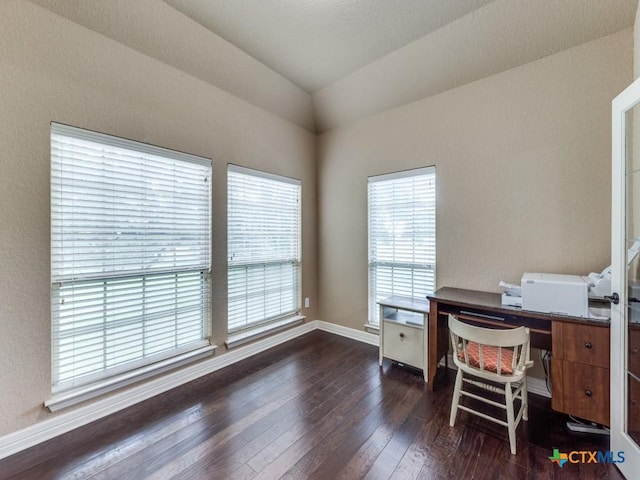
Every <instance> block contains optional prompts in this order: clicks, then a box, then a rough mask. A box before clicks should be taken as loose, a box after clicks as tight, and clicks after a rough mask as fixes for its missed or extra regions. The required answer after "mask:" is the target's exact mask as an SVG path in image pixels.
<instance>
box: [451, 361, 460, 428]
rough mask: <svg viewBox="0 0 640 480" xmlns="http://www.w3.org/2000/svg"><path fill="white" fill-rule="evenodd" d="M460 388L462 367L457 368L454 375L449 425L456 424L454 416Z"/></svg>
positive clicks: (456, 411) (456, 410)
mask: <svg viewBox="0 0 640 480" xmlns="http://www.w3.org/2000/svg"><path fill="white" fill-rule="evenodd" d="M460 390H462V369H461V368H459V369H458V373H457V375H456V384H455V387H454V389H453V399H452V400H451V415H450V417H449V425H450V426H452V427H453V426H454V425H455V424H456V416H457V414H458V402H459V401H460Z"/></svg>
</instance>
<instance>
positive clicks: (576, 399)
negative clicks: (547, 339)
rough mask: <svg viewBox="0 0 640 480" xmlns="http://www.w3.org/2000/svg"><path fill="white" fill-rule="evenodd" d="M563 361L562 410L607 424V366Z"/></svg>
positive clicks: (556, 391)
mask: <svg viewBox="0 0 640 480" xmlns="http://www.w3.org/2000/svg"><path fill="white" fill-rule="evenodd" d="M555 361H556V362H558V361H560V362H562V380H561V381H562V392H559V391H558V390H557V389H556V388H554V390H553V394H554V395H556V394H561V395H563V397H564V398H563V400H564V402H563V409H562V410H563V411H564V412H565V413H569V414H571V415H575V416H576V417H580V418H584V419H586V420H591V421H592V422H597V423H601V424H603V425H609V369H608V368H601V367H594V366H591V365H583V364H579V363H574V362H568V361H566V360H555Z"/></svg>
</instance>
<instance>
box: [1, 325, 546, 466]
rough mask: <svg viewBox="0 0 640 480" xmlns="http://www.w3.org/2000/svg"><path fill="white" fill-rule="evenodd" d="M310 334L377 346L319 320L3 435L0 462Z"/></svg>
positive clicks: (532, 382)
mask: <svg viewBox="0 0 640 480" xmlns="http://www.w3.org/2000/svg"><path fill="white" fill-rule="evenodd" d="M313 330H323V331H325V332H329V333H333V334H336V335H341V336H343V337H347V338H351V339H353V340H357V341H359V342H363V343H368V344H369V345H374V346H378V344H379V337H378V335H376V334H374V333H369V332H363V331H360V330H356V329H354V328H349V327H343V326H341V325H336V324H334V323H329V322H325V321H322V320H313V321H310V322H307V323H305V324H303V325H300V326H297V327H293V328H290V329H289V330H285V331H283V332H280V333H276V334H275V335H272V336H270V337H267V338H264V339H261V340H258V341H256V342H254V343H251V344H249V345H246V346H243V347H238V348H236V349H233V350H230V351H229V352H227V353H225V354H224V355H221V356H219V357H213V358H211V359H209V360H205V361H202V362H199V363H197V364H195V365H192V366H190V367H186V368H183V369H181V370H178V371H176V372H173V373H170V374H167V375H164V376H162V377H159V378H155V379H153V380H150V381H148V382H146V383H144V384H142V385H139V386H136V387H133V388H129V389H127V390H125V391H122V392H119V393H116V394H114V395H111V396H109V397H107V398H104V399H102V400H98V401H96V402H93V403H90V404H88V405H85V406H83V407H79V408H76V409H74V410H71V411H69V412H63V413H60V414H59V415H56V416H55V417H51V418H49V419H46V420H43V421H41V422H38V423H36V424H34V425H31V426H29V427H26V428H23V429H21V430H17V431H15V432H12V433H9V434H7V435H4V436H2V437H0V459H2V458H5V457H8V456H10V455H13V454H15V453H18V452H20V451H22V450H26V449H27V448H31V447H33V446H35V445H37V444H39V443H42V442H45V441H47V440H50V439H52V438H54V437H57V436H59V435H62V434H64V433H67V432H69V431H71V430H74V429H76V428H78V427H82V426H83V425H87V424H89V423H91V422H93V421H95V420H98V419H100V418H103V417H106V416H108V415H111V414H113V413H116V412H118V411H120V410H123V409H125V408H127V407H130V406H132V405H135V404H136V403H140V402H142V401H144V400H147V399H149V398H151V397H154V396H156V395H159V394H161V393H164V392H166V391H168V390H171V389H172V388H176V387H179V386H181V385H184V384H185V383H188V382H191V381H193V380H196V379H197V378H200V377H202V376H204V375H207V374H209V373H212V372H215V371H216V370H220V369H221V368H224V367H227V366H229V365H232V364H234V363H236V362H239V361H240V360H244V359H245V358H249V357H251V356H252V355H255V354H257V353H260V352H264V351H265V350H268V349H270V348H273V347H275V346H277V345H280V344H281V343H284V342H287V341H289V340H292V339H294V338H296V337H299V336H301V335H304V334H306V333H309V332H312V331H313ZM449 365H450V366H451V365H453V361H452V360H451V361H449ZM528 382H529V383H528V390H529V391H530V392H531V393H536V394H538V395H543V396H546V397H550V396H551V394H550V393H549V392H548V391H547V388H546V385H545V382H544V380H543V379H538V378H533V377H529V379H528Z"/></svg>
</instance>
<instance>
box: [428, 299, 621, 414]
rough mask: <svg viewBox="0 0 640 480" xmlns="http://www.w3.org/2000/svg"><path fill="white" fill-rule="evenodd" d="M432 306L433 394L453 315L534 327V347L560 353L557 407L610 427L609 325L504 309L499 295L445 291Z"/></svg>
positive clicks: (556, 357)
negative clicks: (449, 320) (450, 319)
mask: <svg viewBox="0 0 640 480" xmlns="http://www.w3.org/2000/svg"><path fill="white" fill-rule="evenodd" d="M427 298H428V299H429V302H430V313H429V332H428V341H429V347H428V353H429V360H428V362H427V366H428V370H429V371H428V375H427V382H428V388H429V390H433V388H434V381H435V379H436V375H437V373H438V364H439V362H440V360H441V359H442V358H443V357H444V356H445V355H447V353H448V351H449V327H448V316H449V314H454V315H456V316H457V317H458V318H459V319H460V320H462V321H464V322H467V323H471V324H476V325H479V326H497V327H519V326H525V327H528V328H529V330H530V332H531V346H532V347H534V348H539V349H543V350H550V351H554V354H553V357H552V362H551V372H552V373H551V375H552V379H553V382H552V407H553V408H554V410H558V411H561V412H565V413H569V414H571V415H575V416H578V417H581V418H585V419H587V420H591V421H595V422H598V423H602V424H605V425H606V424H608V423H609V321H608V320H591V319H585V318H581V317H568V316H560V315H552V314H546V313H540V312H530V311H526V310H525V311H523V310H522V309H519V308H516V307H508V306H503V305H502V297H501V295H500V294H497V293H488V292H478V291H475V290H463V289H460V288H449V287H445V288H441V289H439V290H437V291H436V292H435V293H434V294H433V295H431V296H428V297H427Z"/></svg>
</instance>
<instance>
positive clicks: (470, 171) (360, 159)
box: [318, 28, 633, 329]
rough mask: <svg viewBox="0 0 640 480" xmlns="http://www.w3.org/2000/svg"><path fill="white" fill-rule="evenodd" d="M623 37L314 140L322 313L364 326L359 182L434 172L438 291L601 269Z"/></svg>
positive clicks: (627, 75)
mask: <svg viewBox="0 0 640 480" xmlns="http://www.w3.org/2000/svg"><path fill="white" fill-rule="evenodd" d="M632 33H633V32H632V29H630V28H629V29H627V30H624V31H622V32H619V33H617V34H614V35H611V36H608V37H604V38H602V39H600V40H596V41H593V42H589V43H586V44H583V45H580V46H578V47H574V48H572V49H569V50H565V51H563V52H561V53H558V54H555V55H552V56H549V57H546V58H543V59H541V60H538V61H535V62H531V63H528V64H526V65H523V66H521V67H517V68H514V69H512V70H508V71H506V72H503V73H500V74H497V75H493V76H491V77H487V78H485V79H483V80H479V81H476V82H474V83H471V84H467V85H465V86H462V87H459V88H456V89H453V90H449V91H447V92H444V93H442V94H439V95H436V96H433V97H429V98H426V99H423V100H421V101H418V102H414V103H411V104H409V105H406V106H403V107H399V108H396V109H393V110H389V111H387V112H384V113H382V114H378V115H375V116H371V117H368V118H366V119H363V120H360V121H358V122H356V123H354V124H353V125H351V126H349V127H345V128H340V129H336V130H333V131H331V132H328V133H325V134H323V135H321V136H320V137H319V143H318V152H319V153H318V155H319V158H318V162H319V164H318V175H319V177H318V184H319V189H318V195H319V207H318V208H319V213H318V218H319V234H320V236H319V293H320V302H321V306H320V318H321V319H322V320H326V321H329V322H335V323H337V324H340V325H345V326H348V327H352V328H357V329H362V326H363V324H364V323H365V322H366V321H367V198H366V192H367V177H368V176H370V175H377V174H381V173H386V172H392V171H397V170H403V169H409V168H415V167H419V166H426V165H435V166H436V171H437V287H442V286H450V287H461V288H470V289H478V290H485V291H494V292H497V291H499V288H498V282H499V281H500V280H506V281H510V282H515V283H518V282H519V280H520V277H521V276H522V274H523V272H527V271H529V272H549V273H553V272H555V273H571V274H587V273H589V272H590V271H600V270H601V269H602V268H603V267H605V266H606V265H608V264H609V263H610V232H611V228H610V219H611V213H610V209H611V187H610V184H611V126H610V118H611V100H612V99H613V97H614V96H615V95H616V94H617V93H619V92H620V91H621V90H622V89H623V88H624V87H625V86H626V85H627V84H628V83H630V81H631V79H632V68H633V65H632V64H633V62H632V58H633V51H632V47H633V35H632ZM372 101H375V99H374V100H372Z"/></svg>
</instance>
